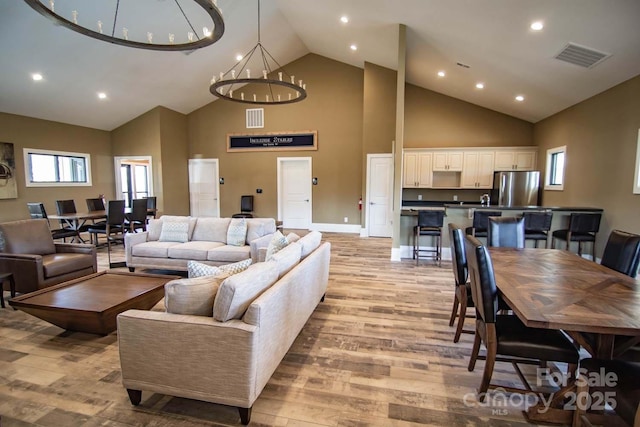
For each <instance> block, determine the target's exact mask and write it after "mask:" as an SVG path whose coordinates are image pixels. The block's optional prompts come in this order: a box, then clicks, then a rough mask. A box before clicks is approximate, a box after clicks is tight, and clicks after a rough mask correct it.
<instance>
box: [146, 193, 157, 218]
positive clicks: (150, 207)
mask: <svg viewBox="0 0 640 427" xmlns="http://www.w3.org/2000/svg"><path fill="white" fill-rule="evenodd" d="M145 200H146V201H147V218H149V217H151V218H155V217H156V214H157V212H158V207H157V199H156V196H149V197H145Z"/></svg>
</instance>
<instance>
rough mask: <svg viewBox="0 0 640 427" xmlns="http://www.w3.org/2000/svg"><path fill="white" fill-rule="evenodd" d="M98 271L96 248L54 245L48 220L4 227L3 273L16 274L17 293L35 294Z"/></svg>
mask: <svg viewBox="0 0 640 427" xmlns="http://www.w3.org/2000/svg"><path fill="white" fill-rule="evenodd" d="M97 271H98V261H97V257H96V247H95V246H94V245H89V244H75V243H54V241H53V238H52V237H51V231H50V230H49V225H48V224H47V221H46V220H45V219H31V220H23V221H12V222H5V223H2V224H0V273H13V277H14V279H15V282H16V291H17V292H20V293H28V292H33V291H36V290H38V289H42V288H46V287H48V286H52V285H55V284H58V283H61V282H65V281H67V280H71V279H75V278H78V277H82V276H86V275H88V274H91V273H95V272H97Z"/></svg>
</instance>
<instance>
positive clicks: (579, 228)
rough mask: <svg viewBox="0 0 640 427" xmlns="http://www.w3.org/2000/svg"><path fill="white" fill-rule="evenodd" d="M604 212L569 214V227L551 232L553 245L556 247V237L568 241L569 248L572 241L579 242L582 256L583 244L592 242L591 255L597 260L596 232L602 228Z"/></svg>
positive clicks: (579, 253) (579, 251)
mask: <svg viewBox="0 0 640 427" xmlns="http://www.w3.org/2000/svg"><path fill="white" fill-rule="evenodd" d="M601 218H602V213H591V212H573V213H572V214H571V215H570V216H569V227H568V228H565V229H562V230H556V231H554V232H553V233H551V237H552V239H551V247H552V248H555V247H556V239H559V240H564V241H565V242H567V244H566V250H569V245H570V243H571V242H578V255H580V256H582V244H583V243H584V242H591V257H592V259H593V260H594V261H595V260H596V234H597V233H598V231H599V230H600V219H601Z"/></svg>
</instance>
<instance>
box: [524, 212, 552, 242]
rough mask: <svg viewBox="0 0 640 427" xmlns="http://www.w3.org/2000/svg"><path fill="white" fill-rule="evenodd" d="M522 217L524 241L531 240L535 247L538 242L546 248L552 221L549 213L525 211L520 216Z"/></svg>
mask: <svg viewBox="0 0 640 427" xmlns="http://www.w3.org/2000/svg"><path fill="white" fill-rule="evenodd" d="M522 216H523V217H524V239H525V240H533V241H534V242H535V243H534V244H535V247H536V248H537V247H538V244H539V243H540V241H543V242H544V247H545V248H546V247H547V246H548V240H549V230H551V221H553V212H551V211H527V212H524V213H523V214H522Z"/></svg>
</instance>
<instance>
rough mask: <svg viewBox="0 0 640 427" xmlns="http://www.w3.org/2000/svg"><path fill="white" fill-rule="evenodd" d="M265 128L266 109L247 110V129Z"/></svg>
mask: <svg viewBox="0 0 640 427" xmlns="http://www.w3.org/2000/svg"><path fill="white" fill-rule="evenodd" d="M263 127H264V108H247V129H250V128H263Z"/></svg>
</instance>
